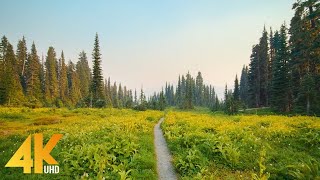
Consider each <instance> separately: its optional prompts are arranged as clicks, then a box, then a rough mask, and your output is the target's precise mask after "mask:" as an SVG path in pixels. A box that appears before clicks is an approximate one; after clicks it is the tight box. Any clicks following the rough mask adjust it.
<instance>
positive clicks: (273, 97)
mask: <svg viewBox="0 0 320 180" xmlns="http://www.w3.org/2000/svg"><path fill="white" fill-rule="evenodd" d="M293 10H294V11H295V14H294V16H293V17H292V19H291V23H290V27H289V28H287V26H286V24H283V25H282V26H281V28H280V29H279V30H276V31H275V32H273V30H272V28H270V31H269V32H268V31H267V30H266V28H264V30H263V32H262V36H261V38H260V39H259V43H258V44H256V45H254V46H253V47H252V54H251V56H250V64H249V66H243V68H242V73H241V77H240V85H238V84H237V83H238V80H237V78H236V80H235V88H234V90H233V92H232V91H230V92H226V93H225V99H226V103H225V104H226V107H225V108H226V111H228V112H231V113H232V112H236V111H237V109H238V108H239V107H242V108H246V107H250V108H259V107H271V108H272V109H273V110H274V111H276V112H280V113H290V112H294V113H301V114H307V115H313V114H318V115H319V114H320V2H319V0H305V1H297V2H296V3H294V4H293ZM226 89H227V88H226ZM226 91H228V90H226ZM232 93H233V95H232Z"/></svg>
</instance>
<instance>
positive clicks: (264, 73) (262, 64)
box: [258, 27, 269, 106]
mask: <svg viewBox="0 0 320 180" xmlns="http://www.w3.org/2000/svg"><path fill="white" fill-rule="evenodd" d="M258 58H259V73H260V75H259V77H260V79H259V83H260V97H259V98H260V100H259V102H260V105H261V106H268V104H269V102H268V100H269V97H268V94H269V93H268V85H269V81H268V80H269V79H268V78H269V77H268V74H269V72H268V67H269V46H268V33H267V31H266V28H265V27H264V29H263V33H262V37H261V38H260V42H259V51H258Z"/></svg>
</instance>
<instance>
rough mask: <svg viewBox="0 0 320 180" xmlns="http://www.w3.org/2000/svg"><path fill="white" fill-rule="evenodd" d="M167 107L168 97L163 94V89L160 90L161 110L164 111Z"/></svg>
mask: <svg viewBox="0 0 320 180" xmlns="http://www.w3.org/2000/svg"><path fill="white" fill-rule="evenodd" d="M165 108H166V99H165V97H164V94H163V90H162V91H161V92H160V96H159V110H160V111H163V110H164V109H165Z"/></svg>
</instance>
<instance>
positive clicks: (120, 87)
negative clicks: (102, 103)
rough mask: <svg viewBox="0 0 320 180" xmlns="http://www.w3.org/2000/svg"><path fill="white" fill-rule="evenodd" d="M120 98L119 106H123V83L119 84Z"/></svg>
mask: <svg viewBox="0 0 320 180" xmlns="http://www.w3.org/2000/svg"><path fill="white" fill-rule="evenodd" d="M118 100H119V108H122V107H123V104H124V103H123V102H124V101H123V100H124V94H123V90H122V86H121V83H120V84H119V90H118Z"/></svg>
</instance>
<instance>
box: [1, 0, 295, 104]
mask: <svg viewBox="0 0 320 180" xmlns="http://www.w3.org/2000/svg"><path fill="white" fill-rule="evenodd" d="M294 2H295V0H229V1H222V0H117V1H116V0H96V1H92V0H91V1H90V0H78V1H76V0H54V1H48V0H29V1H25V0H1V3H0V12H1V16H0V17H1V18H0V24H1V28H0V36H3V35H6V36H7V37H8V39H9V41H10V42H11V43H12V44H13V45H14V46H16V43H17V41H18V39H21V38H22V36H25V37H26V39H27V43H28V49H30V46H31V43H32V41H34V42H35V44H36V47H37V49H38V53H39V56H41V55H42V53H43V54H44V55H46V52H47V49H48V47H49V46H53V47H54V48H55V49H56V52H57V55H58V57H59V56H60V54H61V50H63V51H64V53H65V57H66V59H67V60H69V59H71V60H72V61H73V62H76V61H77V59H78V54H79V53H80V51H82V50H84V51H85V52H86V53H87V55H88V57H89V62H90V66H91V61H92V59H91V57H92V56H91V53H92V49H93V43H94V36H95V33H96V32H97V33H98V34H99V39H100V46H101V53H102V69H103V74H104V76H105V77H106V78H107V77H109V76H110V77H111V80H112V81H114V80H116V81H117V82H121V83H122V84H124V85H126V86H127V87H128V88H130V89H134V88H137V89H140V88H141V86H142V85H143V88H144V90H145V92H146V93H147V94H151V93H152V92H153V91H159V90H160V89H161V87H162V86H163V85H164V84H165V82H166V81H168V82H170V83H174V84H176V83H177V82H176V81H177V78H178V75H179V74H185V73H187V72H188V71H190V73H191V74H192V75H193V76H196V74H197V72H198V71H201V72H202V75H203V77H204V81H205V83H208V84H212V85H214V86H215V88H216V91H218V94H219V95H220V98H222V97H221V96H222V92H223V89H224V86H225V84H226V83H227V84H228V85H229V86H232V85H233V81H234V77H235V75H236V74H238V76H240V73H241V69H242V66H243V64H248V63H249V57H250V54H251V47H252V45H254V44H256V43H258V40H259V38H260V36H261V33H262V30H263V26H264V25H265V26H266V27H267V29H269V27H270V26H272V27H273V29H278V28H279V27H280V26H281V24H282V23H284V22H286V24H290V19H291V17H292V16H293V13H294V12H293V10H292V4H293V3H294Z"/></svg>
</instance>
